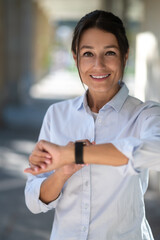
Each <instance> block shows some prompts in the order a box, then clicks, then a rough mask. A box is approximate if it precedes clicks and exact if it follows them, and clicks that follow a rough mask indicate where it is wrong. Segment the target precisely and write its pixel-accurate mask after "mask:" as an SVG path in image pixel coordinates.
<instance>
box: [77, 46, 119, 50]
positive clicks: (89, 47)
mask: <svg viewBox="0 0 160 240" xmlns="http://www.w3.org/2000/svg"><path fill="white" fill-rule="evenodd" d="M86 48H87V49H94V47H92V46H89V45H83V46H82V47H81V48H80V50H82V49H86ZM108 48H116V49H119V47H118V46H117V45H107V46H105V47H104V49H108Z"/></svg>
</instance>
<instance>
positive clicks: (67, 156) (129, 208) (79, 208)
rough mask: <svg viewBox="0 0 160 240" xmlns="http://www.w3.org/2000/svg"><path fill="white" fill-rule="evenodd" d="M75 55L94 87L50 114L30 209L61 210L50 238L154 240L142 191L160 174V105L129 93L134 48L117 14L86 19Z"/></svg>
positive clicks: (30, 187)
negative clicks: (150, 176) (151, 177)
mask: <svg viewBox="0 0 160 240" xmlns="http://www.w3.org/2000/svg"><path fill="white" fill-rule="evenodd" d="M72 52H73V58H74V60H75V63H76V65H77V68H78V71H79V75H80V78H81V81H82V83H84V84H85V85H87V86H88V90H87V91H86V93H85V94H84V96H81V97H78V98H75V99H71V100H67V101H64V102H60V103H57V104H53V105H52V106H51V107H50V108H49V110H48V111H47V113H46V116H45V118H44V122H43V125H42V129H41V132H40V137H39V140H40V141H39V142H38V143H37V145H36V147H35V149H34V151H33V153H32V154H31V156H30V158H29V162H30V168H28V169H26V170H25V172H27V173H31V174H30V176H29V178H28V181H27V184H26V189H25V197H26V204H27V206H28V208H29V209H30V210H31V211H32V212H33V213H40V212H46V211H48V210H51V209H53V208H55V216H54V224H53V229H52V234H51V238H50V239H54V240H63V239H68V240H80V239H87V240H97V239H100V240H108V239H109V240H120V239H123V240H142V239H143V240H144V239H145V240H152V239H153V236H152V233H151V230H150V227H149V225H148V222H147V220H146V218H145V208H144V194H145V192H146V189H147V186H148V170H149V169H152V170H160V157H159V156H160V149H159V146H160V105H159V104H158V103H154V102H146V103H143V102H141V101H140V100H138V99H136V98H133V97H131V96H129V95H128V89H127V87H126V85H125V84H124V83H123V82H122V78H123V73H124V68H125V65H126V61H127V59H128V52H129V45H128V40H127V37H126V34H125V29H124V26H123V23H122V21H121V20H120V19H119V18H118V17H116V16H115V15H113V14H112V13H108V12H104V11H98V10H97V11H94V12H91V13H89V14H87V15H86V16H84V17H83V18H82V19H81V20H80V21H79V23H78V24H77V26H76V28H75V31H74V36H73V41H72ZM42 139H43V140H42ZM84 143H85V145H84ZM34 175H35V176H34Z"/></svg>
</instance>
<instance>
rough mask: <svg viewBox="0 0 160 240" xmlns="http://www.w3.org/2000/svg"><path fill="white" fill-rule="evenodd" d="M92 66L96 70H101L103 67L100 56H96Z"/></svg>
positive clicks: (102, 60)
mask: <svg viewBox="0 0 160 240" xmlns="http://www.w3.org/2000/svg"><path fill="white" fill-rule="evenodd" d="M94 66H95V67H96V68H103V67H104V66H105V64H104V59H103V57H102V56H97V57H96V59H95V64H94Z"/></svg>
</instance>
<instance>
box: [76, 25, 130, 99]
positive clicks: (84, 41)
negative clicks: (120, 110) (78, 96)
mask: <svg viewBox="0 0 160 240" xmlns="http://www.w3.org/2000/svg"><path fill="white" fill-rule="evenodd" d="M73 57H74V59H75V61H76V64H77V66H78V67H79V72H80V75H81V79H82V81H83V83H84V84H86V85H87V86H88V89H89V92H90V93H91V94H92V93H93V94H94V93H98V92H99V93H101V94H102V93H105V94H109V96H110V97H113V96H114V95H115V94H116V93H117V91H118V90H119V83H118V82H119V80H120V79H121V76H122V65H123V64H122V62H121V55H120V50H119V46H118V42H117V39H116V37H115V35H113V34H112V33H109V32H105V31H103V30H100V29H97V28H90V29H87V30H86V31H84V32H83V34H82V36H81V39H80V44H79V62H78V63H77V58H76V56H75V55H73ZM126 60H127V55H126V59H124V61H125V62H126Z"/></svg>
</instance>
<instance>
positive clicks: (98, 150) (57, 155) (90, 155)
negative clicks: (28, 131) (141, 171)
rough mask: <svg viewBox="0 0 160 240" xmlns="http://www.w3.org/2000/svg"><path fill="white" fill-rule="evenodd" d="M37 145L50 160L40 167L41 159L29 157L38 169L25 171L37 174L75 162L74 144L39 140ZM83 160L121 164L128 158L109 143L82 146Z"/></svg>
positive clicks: (85, 161) (95, 162)
mask: <svg viewBox="0 0 160 240" xmlns="http://www.w3.org/2000/svg"><path fill="white" fill-rule="evenodd" d="M37 147H38V148H39V149H40V150H41V151H42V152H46V153H47V154H50V156H51V162H50V163H46V164H45V165H46V166H45V167H44V168H41V164H43V163H42V161H41V162H40V160H38V158H35V159H30V161H31V164H33V165H34V166H38V168H39V169H38V171H35V169H34V168H28V169H26V170H25V172H27V173H31V174H34V175H37V174H39V173H44V172H48V171H52V170H55V169H58V168H60V167H63V166H64V165H68V164H73V163H75V145H74V144H68V145H66V146H59V145H56V144H53V143H50V142H47V141H44V140H41V141H40V142H38V144H37ZM83 160H84V163H85V164H104V165H110V166H122V165H125V164H127V163H128V158H127V157H126V156H125V155H124V154H122V153H121V152H120V151H119V150H118V149H117V148H116V147H115V146H114V145H113V144H111V143H106V144H98V145H89V146H84V149H83Z"/></svg>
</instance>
